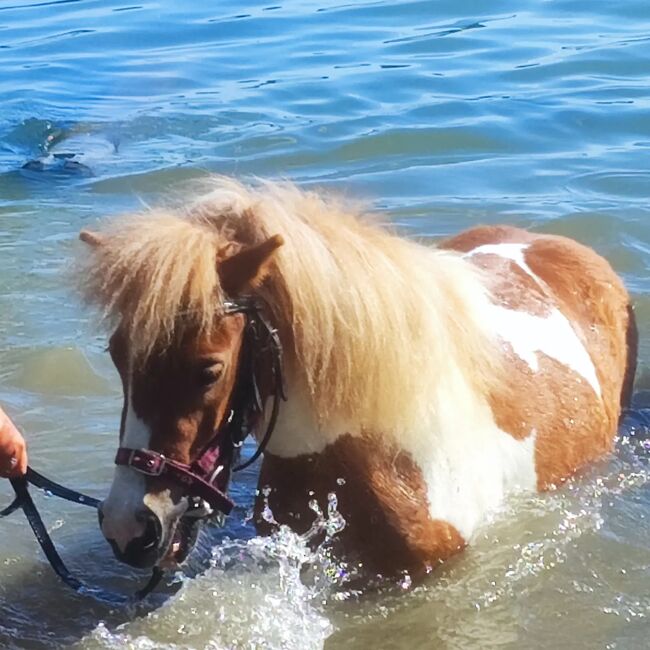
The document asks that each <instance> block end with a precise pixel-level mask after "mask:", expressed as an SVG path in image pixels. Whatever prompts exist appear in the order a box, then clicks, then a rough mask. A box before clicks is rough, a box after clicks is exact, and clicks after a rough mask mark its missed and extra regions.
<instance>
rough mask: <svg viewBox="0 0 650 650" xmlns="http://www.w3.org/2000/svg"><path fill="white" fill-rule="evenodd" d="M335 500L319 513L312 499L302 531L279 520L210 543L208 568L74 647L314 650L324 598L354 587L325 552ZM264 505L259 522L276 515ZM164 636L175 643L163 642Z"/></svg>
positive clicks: (321, 634)
mask: <svg viewBox="0 0 650 650" xmlns="http://www.w3.org/2000/svg"><path fill="white" fill-rule="evenodd" d="M264 496H265V498H266V497H268V493H267V494H264ZM337 505H338V504H337V499H336V495H335V494H334V493H330V494H329V495H328V500H327V511H326V513H323V512H322V510H321V509H320V507H319V506H318V504H317V503H316V502H315V501H314V502H312V503H311V504H310V507H312V510H313V511H314V512H315V513H316V515H317V516H316V519H315V521H314V524H313V525H312V527H311V528H310V529H309V531H307V532H306V533H305V534H303V535H298V534H296V533H294V532H293V531H291V530H290V529H289V528H288V527H286V526H280V527H279V528H278V530H277V532H275V533H274V534H273V535H270V536H268V537H254V538H252V539H249V540H226V541H224V542H222V543H221V544H220V545H218V546H216V547H215V548H213V550H212V557H211V560H210V568H209V569H208V570H207V571H206V572H205V573H204V574H203V575H201V576H199V577H197V578H194V579H188V578H186V579H184V580H183V586H182V588H181V590H180V591H179V592H178V593H177V594H176V595H175V596H174V597H173V598H171V599H170V600H169V601H168V602H167V603H165V604H164V605H163V606H162V607H161V608H160V609H158V610H156V611H155V612H151V613H150V614H149V615H148V616H146V617H145V618H143V619H139V620H136V621H132V622H129V623H128V624H126V625H123V626H120V627H118V628H117V629H116V630H110V629H109V628H108V627H107V626H106V625H105V624H100V625H99V626H97V627H96V628H95V629H94V630H93V632H92V633H91V634H90V635H89V636H87V637H86V638H85V639H84V640H83V641H82V642H81V643H80V645H79V647H80V648H84V649H85V650H94V649H98V650H99V649H101V650H108V649H111V650H112V649H117V648H128V649H133V650H148V649H149V648H164V649H166V650H176V649H177V648H183V649H190V650H192V649H194V648H196V649H199V648H208V649H210V650H221V649H224V650H225V649H226V648H228V649H229V650H230V649H240V648H241V649H244V648H246V649H255V648H260V649H261V648H264V649H269V650H274V649H276V648H277V649H278V650H279V649H282V650H293V649H295V650H319V649H320V648H322V647H323V644H324V642H325V639H326V638H327V637H328V636H329V635H330V634H331V633H332V631H333V625H332V623H331V621H330V620H329V618H328V616H327V614H326V612H325V606H326V604H327V603H328V601H329V600H330V599H332V600H334V601H338V600H345V599H347V598H349V597H350V596H351V595H352V594H353V592H352V591H346V590H345V589H344V587H345V585H346V583H347V582H348V581H349V579H350V575H351V572H350V570H349V569H348V567H347V566H346V565H345V563H341V562H338V561H337V560H335V559H334V558H333V556H332V554H331V548H330V547H331V542H332V540H333V539H334V538H335V537H336V535H337V534H338V533H339V532H340V531H341V530H343V528H344V527H345V520H344V518H343V517H342V516H341V514H340V513H339V512H338V510H337ZM264 511H265V512H266V514H267V517H268V518H267V519H266V521H275V518H274V517H273V513H272V512H271V510H270V508H269V507H268V502H266V505H265V508H264ZM315 540H320V541H319V543H318V544H314V542H315ZM169 638H173V639H175V640H176V642H175V643H173V644H170V643H166V642H165V641H166V640H167V639H169Z"/></svg>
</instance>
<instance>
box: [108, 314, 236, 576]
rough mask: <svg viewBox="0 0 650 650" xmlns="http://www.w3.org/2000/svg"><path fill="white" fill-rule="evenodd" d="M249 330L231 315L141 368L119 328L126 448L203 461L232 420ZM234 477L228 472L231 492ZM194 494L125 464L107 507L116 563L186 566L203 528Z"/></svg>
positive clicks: (114, 348) (116, 357)
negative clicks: (191, 499) (191, 507)
mask: <svg viewBox="0 0 650 650" xmlns="http://www.w3.org/2000/svg"><path fill="white" fill-rule="evenodd" d="M244 327H245V317H244V316H243V315H241V314H231V315H227V316H224V317H223V318H221V319H220V320H219V322H218V324H217V326H216V327H215V329H214V330H213V332H212V333H211V334H210V335H209V336H202V337H197V336H187V335H186V336H185V337H184V339H185V340H183V341H181V342H178V343H176V344H174V345H172V346H170V347H168V348H166V350H165V351H164V352H162V353H156V352H154V353H152V354H151V355H150V356H149V357H148V358H147V359H146V360H145V361H143V362H141V363H139V364H137V365H136V364H135V363H134V362H133V361H132V359H131V355H130V354H129V341H128V339H127V336H125V334H124V332H122V331H121V329H119V328H118V329H117V330H116V331H115V333H114V334H113V336H112V337H111V340H110V345H109V350H110V354H111V357H112V359H113V362H114V364H115V366H116V368H117V370H118V372H119V374H120V377H121V379H122V386H123V389H124V405H123V409H122V421H121V427H120V446H122V447H127V448H132V449H150V450H152V451H156V452H159V453H161V454H164V455H165V457H167V458H170V459H172V460H176V461H179V462H181V463H186V464H189V463H191V462H192V461H194V460H196V458H197V457H198V455H199V454H200V452H201V451H202V450H203V449H204V448H205V446H206V445H207V444H208V443H209V442H210V441H211V440H212V438H213V437H214V434H215V431H216V430H217V429H218V428H219V427H220V425H221V424H222V423H223V421H224V419H225V418H226V417H227V415H228V413H227V409H228V405H229V402H230V396H231V394H232V392H233V389H234V386H235V381H236V376H237V366H238V360H239V355H240V350H241V345H242V339H243V331H244ZM229 473H230V472H229V468H225V470H224V471H223V476H224V478H223V480H224V485H223V486H220V487H221V488H223V489H224V491H225V488H226V487H227V481H228V475H229ZM188 496H189V495H188V494H186V493H184V491H183V488H182V487H181V486H180V485H179V484H178V483H174V482H171V481H169V480H166V479H164V478H162V477H149V476H145V475H143V474H141V473H139V472H137V471H136V470H135V469H133V468H131V467H125V466H117V467H116V468H115V475H114V479H113V483H112V486H111V490H110V492H109V495H108V497H107V498H106V500H105V501H104V502H103V504H102V507H101V509H100V524H101V529H102V532H103V534H104V536H105V537H106V539H107V540H108V542H109V543H110V544H111V546H112V547H113V550H114V553H115V555H116V557H117V558H118V559H119V560H121V561H123V562H126V563H127V564H130V565H132V566H137V567H146V566H153V565H156V564H164V565H167V566H170V565H175V564H180V563H181V562H183V561H184V560H185V559H186V557H187V555H188V554H189V552H190V551H191V550H192V547H193V545H194V542H195V540H196V536H197V533H198V526H199V524H198V521H199V520H197V519H196V518H195V517H189V516H185V515H186V513H187V509H188Z"/></svg>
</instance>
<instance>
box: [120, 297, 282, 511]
mask: <svg viewBox="0 0 650 650" xmlns="http://www.w3.org/2000/svg"><path fill="white" fill-rule="evenodd" d="M224 313H225V314H236V313H240V314H244V315H245V316H246V325H245V326H244V340H243V344H242V351H241V358H240V363H239V369H238V372H237V378H236V381H235V388H234V390H233V393H232V395H231V398H230V404H229V409H228V411H227V412H228V416H227V417H226V418H225V422H223V423H221V424H220V425H219V426H218V427H217V429H216V430H215V432H214V435H213V436H212V438H211V440H210V442H209V443H208V444H207V445H206V447H205V448H204V449H203V451H202V452H201V453H200V454H199V456H198V458H197V459H196V460H195V461H193V462H192V463H191V464H185V463H180V462H178V461H175V460H172V459H171V458H166V457H165V456H164V455H163V454H161V453H159V452H157V451H153V450H151V449H129V448H127V447H120V448H119V449H118V450H117V455H116V456H115V464H116V465H121V466H125V467H130V468H132V469H134V470H135V471H137V472H140V473H141V474H144V475H146V476H152V477H165V478H167V479H169V480H171V481H173V482H174V483H176V484H178V485H180V486H181V487H183V489H184V490H185V492H186V493H187V494H188V495H189V497H190V506H189V508H188V512H187V515H190V516H194V517H199V518H203V517H207V516H210V515H212V514H214V513H218V512H220V513H223V514H225V515H228V514H229V513H230V511H231V510H232V508H233V506H234V503H233V501H232V500H231V499H230V498H229V497H228V496H227V495H226V493H225V489H226V487H227V485H228V481H229V479H230V472H231V471H234V472H238V471H241V470H243V469H245V468H247V467H249V466H250V465H252V464H253V463H254V462H255V461H256V460H257V459H258V458H259V457H260V456H261V455H262V453H263V452H264V450H265V449H266V446H267V445H268V443H269V440H270V439H271V435H272V433H273V429H274V428H275V423H276V421H277V418H278V412H279V409H280V400H285V401H286V399H287V398H286V395H285V390H284V383H283V374H282V344H281V342H280V337H279V336H278V332H277V330H276V329H275V328H274V327H273V326H272V325H271V324H270V322H269V321H268V320H267V319H266V317H265V316H264V314H263V305H262V303H261V301H260V300H259V299H256V298H242V299H240V300H237V301H228V302H226V303H225V304H224ZM265 358H266V359H268V362H269V366H270V371H271V392H270V394H269V395H270V396H271V397H272V400H273V401H272V406H271V414H270V416H269V422H268V425H267V428H266V432H265V433H264V436H263V437H262V440H261V442H260V444H259V446H258V447H257V449H256V451H255V453H254V454H253V455H252V456H251V457H250V458H249V459H248V460H246V461H244V462H243V463H240V464H238V465H235V466H234V467H232V464H233V463H234V462H235V461H236V460H237V459H238V458H239V453H240V449H241V446H242V444H243V442H244V439H245V438H246V437H247V436H248V434H249V433H250V431H251V430H252V429H253V428H254V426H255V425H256V423H257V422H258V421H259V420H260V418H261V417H262V416H263V414H264V403H263V398H262V396H261V393H260V390H259V373H260V371H262V372H263V371H264V368H263V367H262V366H261V364H260V361H261V362H262V363H263V362H264V360H265ZM231 467H232V470H231ZM220 485H221V486H222V487H220ZM205 504H207V506H208V509H207V511H206V508H205Z"/></svg>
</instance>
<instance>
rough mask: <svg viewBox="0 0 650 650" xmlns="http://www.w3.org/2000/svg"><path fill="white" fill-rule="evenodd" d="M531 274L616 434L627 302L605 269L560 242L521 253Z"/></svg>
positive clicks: (541, 242) (587, 252) (539, 242)
mask: <svg viewBox="0 0 650 650" xmlns="http://www.w3.org/2000/svg"><path fill="white" fill-rule="evenodd" d="M526 260H527V262H528V264H529V266H530V268H531V270H532V271H533V272H534V273H535V274H537V275H538V276H539V277H540V278H541V279H542V280H543V281H544V282H546V284H547V285H548V286H549V287H550V288H551V290H552V292H553V296H554V297H555V299H556V301H557V305H558V309H559V310H560V311H561V312H562V313H563V314H564V315H565V316H566V317H567V318H568V319H569V321H570V322H571V324H572V325H573V327H574V329H575V330H576V333H577V334H578V337H579V338H580V339H581V340H582V341H583V342H584V344H585V347H586V349H587V351H588V352H589V354H590V356H591V359H592V361H593V363H594V366H595V367H596V374H597V376H598V381H599V382H600V386H601V390H602V397H603V406H604V408H605V411H606V414H607V419H608V422H609V427H610V429H611V431H612V433H615V432H616V428H617V425H618V420H619V417H620V412H621V399H622V396H623V393H624V384H626V383H629V380H628V381H627V382H626V379H625V378H626V374H629V371H628V368H629V366H630V363H629V354H630V350H629V349H628V337H629V332H630V328H631V327H632V325H631V319H630V299H629V296H628V293H627V291H626V289H625V287H624V286H623V283H622V281H621V279H620V278H619V277H618V276H617V275H616V273H614V271H613V270H612V267H611V266H610V265H609V263H608V262H607V261H606V260H605V259H603V258H602V257H600V256H599V255H597V254H596V253H595V252H594V251H593V250H591V249H590V248H587V247H586V246H582V245H581V244H578V243H577V242H574V241H572V240H570V239H567V238H565V237H557V236H545V237H538V238H536V239H535V240H534V241H533V243H532V244H531V246H530V248H529V249H528V250H527V251H526Z"/></svg>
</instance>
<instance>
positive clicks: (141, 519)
mask: <svg viewBox="0 0 650 650" xmlns="http://www.w3.org/2000/svg"><path fill="white" fill-rule="evenodd" d="M103 505H104V504H101V505H100V506H99V508H98V511H97V514H98V517H99V526H100V528H101V530H102V533H103V534H104V537H105V538H106V541H107V542H108V543H109V544H110V545H111V548H112V549H113V553H114V554H115V557H116V558H117V559H118V560H119V561H120V562H124V563H125V564H129V565H130V566H133V567H136V568H139V569H142V568H146V567H150V566H154V565H155V564H156V563H157V562H158V559H159V557H160V544H161V540H162V537H163V530H162V524H161V522H160V520H159V519H158V517H157V516H156V514H155V513H154V512H153V511H152V510H150V509H149V508H147V507H146V506H143V507H142V508H140V509H139V510H138V511H137V512H136V513H135V515H134V516H135V520H136V521H137V523H138V524H139V529H140V530H141V531H142V533H141V534H140V535H138V536H137V537H132V538H131V539H130V540H128V541H126V543H125V542H124V541H123V540H117V539H116V538H115V537H113V536H111V532H110V529H108V528H107V526H106V525H105V516H104V512H103Z"/></svg>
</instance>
